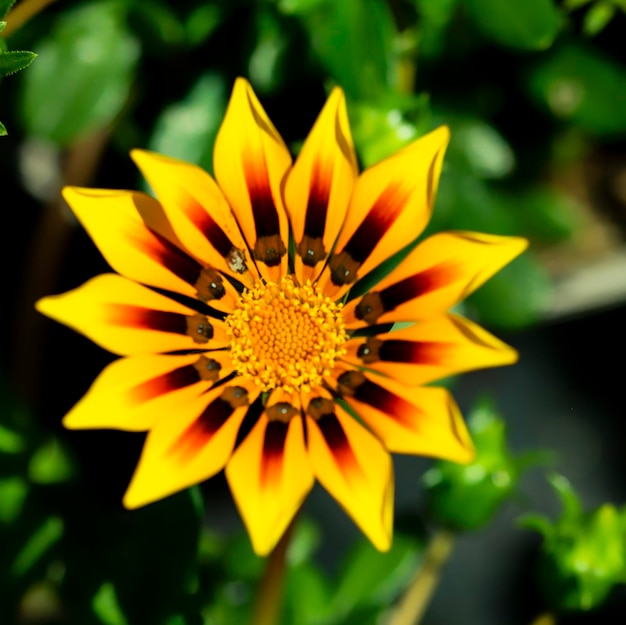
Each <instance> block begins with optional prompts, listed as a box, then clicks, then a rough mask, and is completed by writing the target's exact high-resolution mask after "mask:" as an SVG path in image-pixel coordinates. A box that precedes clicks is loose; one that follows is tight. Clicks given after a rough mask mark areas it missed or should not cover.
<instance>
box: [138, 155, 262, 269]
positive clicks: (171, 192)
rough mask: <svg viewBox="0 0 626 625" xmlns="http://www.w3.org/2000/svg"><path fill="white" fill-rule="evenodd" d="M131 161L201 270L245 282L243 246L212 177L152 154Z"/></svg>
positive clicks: (174, 160)
mask: <svg viewBox="0 0 626 625" xmlns="http://www.w3.org/2000/svg"><path fill="white" fill-rule="evenodd" d="M131 157H132V159H133V160H134V161H135V163H136V164H137V166H138V167H139V169H140V170H141V172H142V174H143V175H144V177H145V178H146V180H147V181H148V183H149V184H150V186H151V187H152V188H153V190H154V192H155V193H156V194H157V196H158V198H159V201H160V202H161V204H162V205H163V208H164V210H165V213H166V214H167V217H168V219H169V221H170V223H171V224H172V227H173V229H174V231H175V233H176V235H177V236H178V238H179V239H180V240H181V241H182V243H183V244H184V245H185V247H186V248H187V249H188V250H189V251H190V252H191V253H192V254H193V255H194V256H195V257H197V258H199V259H200V260H201V261H202V262H203V263H204V264H205V265H210V266H212V267H215V268H217V269H220V270H222V271H226V272H228V273H230V274H231V275H233V276H235V277H236V278H240V279H241V278H242V277H243V278H247V279H249V275H248V269H249V268H250V267H249V265H250V262H249V256H248V252H247V249H246V245H245V243H244V241H243V238H242V236H241V234H240V232H239V229H238V227H237V223H236V221H235V218H234V217H233V215H232V213H231V212H230V208H229V206H228V203H227V202H226V200H225V198H224V196H223V195H222V192H221V191H220V189H219V187H218V186H217V184H216V183H215V181H214V180H213V178H211V176H210V175H209V174H208V173H207V172H206V171H204V170H203V169H201V168H200V167H197V166H196V165H192V164H190V163H185V162H184V161H179V160H177V159H174V158H170V157H168V156H163V155H161V154H156V153H154V152H148V151H145V150H133V151H132V152H131ZM252 270H253V271H254V267H252ZM254 273H255V275H256V272H254Z"/></svg>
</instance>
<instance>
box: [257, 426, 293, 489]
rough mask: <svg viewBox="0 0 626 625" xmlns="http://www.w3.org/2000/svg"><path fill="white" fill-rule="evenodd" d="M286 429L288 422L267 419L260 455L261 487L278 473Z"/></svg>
mask: <svg viewBox="0 0 626 625" xmlns="http://www.w3.org/2000/svg"><path fill="white" fill-rule="evenodd" d="M288 431H289V424H288V423H285V422H284V421H269V422H268V424H267V427H266V429H265V438H264V439H263V453H262V455H261V474H260V481H261V488H265V487H267V486H268V485H269V484H271V483H272V482H275V481H277V478H278V477H279V475H280V472H281V469H282V464H283V457H284V454H285V441H286V440H287V432H288Z"/></svg>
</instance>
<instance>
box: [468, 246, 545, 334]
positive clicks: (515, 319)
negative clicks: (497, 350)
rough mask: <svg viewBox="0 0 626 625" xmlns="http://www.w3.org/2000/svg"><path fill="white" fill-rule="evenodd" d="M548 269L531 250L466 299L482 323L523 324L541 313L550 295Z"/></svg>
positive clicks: (506, 325) (533, 321) (521, 325)
mask: <svg viewBox="0 0 626 625" xmlns="http://www.w3.org/2000/svg"><path fill="white" fill-rule="evenodd" d="M550 293H551V286H550V280H549V279H548V277H547V275H546V273H545V270H544V269H543V267H542V266H541V265H540V264H539V262H538V261H536V260H535V259H534V258H533V257H532V256H531V255H530V254H528V253H526V254H522V256H520V257H519V258H516V259H515V260H514V261H513V262H512V263H511V264H510V265H507V266H506V267H505V268H504V269H502V271H500V272H499V273H498V274H496V275H495V276H494V277H493V278H491V279H490V280H489V281H488V282H487V283H486V284H484V285H483V286H481V287H480V289H478V290H477V291H476V292H475V293H472V295H470V297H469V298H468V299H467V303H468V304H469V305H471V306H472V307H474V308H475V309H476V311H477V313H478V318H479V320H480V322H481V323H482V324H485V325H491V326H499V327H501V328H523V327H526V326H529V325H532V324H533V323H536V322H537V320H538V319H539V318H540V317H541V314H542V312H543V311H544V310H545V309H546V307H547V303H548V301H549V299H550Z"/></svg>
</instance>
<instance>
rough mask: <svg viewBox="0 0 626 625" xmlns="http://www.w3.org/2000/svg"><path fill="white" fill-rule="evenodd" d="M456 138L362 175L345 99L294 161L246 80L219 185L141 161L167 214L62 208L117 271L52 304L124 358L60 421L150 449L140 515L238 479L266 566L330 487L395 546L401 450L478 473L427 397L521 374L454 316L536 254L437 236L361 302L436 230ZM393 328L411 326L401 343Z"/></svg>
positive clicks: (115, 202)
mask: <svg viewBox="0 0 626 625" xmlns="http://www.w3.org/2000/svg"><path fill="white" fill-rule="evenodd" d="M448 137H449V133H448V129H447V128H445V127H442V128H439V129H437V130H435V131H433V132H431V133H430V134H428V135H426V136H424V137H422V138H421V139H419V140H418V141H416V142H414V143H412V144H411V145H409V146H408V147H406V148H404V149H403V150H401V151H400V152H398V153H397V154H395V155H394V156H391V157H390V158H388V159H386V160H384V161H382V162H380V163H378V164H377V165H375V166H373V167H371V168H369V169H368V170H366V171H365V172H363V173H361V174H360V175H359V174H358V171H357V163H356V157H355V154H354V147H353V143H352V138H351V135H350V129H349V126H348V119H347V114H346V107H345V101H344V96H343V93H342V91H341V90H340V89H338V88H337V89H335V90H334V91H333V92H332V93H331V95H330V97H329V98H328V101H327V103H326V105H325V106H324V109H323V110H322V112H321V114H320V116H319V118H318V120H317V121H316V123H315V125H314V127H313V129H312V131H311V133H310V135H309V136H308V138H307V140H306V142H305V144H304V146H303V148H302V151H301V152H300V154H299V156H298V158H297V160H296V161H295V163H294V164H293V165H292V160H291V157H290V155H289V151H288V150H287V148H286V146H285V144H284V142H283V140H282V139H281V137H280V135H279V134H278V132H277V131H276V129H275V128H274V126H273V125H272V122H271V121H270V119H269V118H268V116H267V114H266V113H265V111H264V110H263V108H262V106H261V104H260V103H259V101H258V99H257V98H256V96H255V94H254V93H253V91H252V89H251V87H250V85H249V84H248V83H247V82H246V81H245V80H243V79H238V80H237V81H236V83H235V86H234V90H233V94H232V97H231V100H230V103H229V106H228V110H227V112H226V116H225V119H224V122H223V124H222V126H221V129H220V131H219V134H218V136H217V140H216V144H215V154H214V158H215V178H216V180H213V178H212V177H211V176H210V175H209V174H207V173H206V172H204V171H203V170H201V169H200V168H198V167H196V166H194V165H190V164H188V163H184V162H180V161H177V160H174V159H172V158H167V157H165V156H160V155H158V154H153V153H150V152H145V151H140V150H137V151H134V152H133V153H132V158H133V159H134V160H135V162H136V163H137V165H138V166H139V168H140V170H141V171H142V172H143V174H144V176H145V177H146V179H147V180H148V182H149V183H150V185H151V186H152V188H153V190H154V192H155V193H156V196H157V197H158V201H157V200H155V199H152V198H151V197H149V196H147V195H145V194H142V193H138V192H134V191H108V190H92V189H78V188H66V189H65V190H64V196H65V199H66V200H67V202H68V204H69V205H70V206H71V208H72V209H73V211H74V213H75V214H76V216H77V217H78V219H79V220H80V221H81V223H82V224H83V226H84V227H85V228H86V229H87V232H88V233H89V234H90V236H91V237H92V238H93V240H94V242H95V244H96V245H97V246H98V248H99V249H100V251H101V252H102V254H103V255H104V257H105V258H106V260H107V261H108V262H109V264H110V265H111V267H112V268H113V269H114V270H115V271H117V272H118V273H117V274H113V273H109V274H105V275H100V276H97V277H95V278H93V279H92V280H90V281H89V282H87V283H86V284H84V285H83V286H81V287H79V288H77V289H76V290H74V291H70V292H69V293H65V294H63V295H57V296H51V297H46V298H44V299H42V300H41V301H39V303H38V305H37V307H38V309H39V310H40V311H41V312H43V313H44V314H46V315H48V316H50V317H52V318H54V319H56V320H58V321H61V322H62V323H65V324H67V325H69V326H71V327H72V328H74V329H75V330H77V331H78V332H82V333H83V334H85V335H86V336H87V337H89V338H90V339H92V340H93V341H95V342H96V343H98V344H99V345H101V346H102V347H104V348H105V349H107V350H109V351H111V352H113V353H115V354H117V355H119V356H121V357H122V358H120V359H118V360H116V361H114V362H113V363H112V364H111V365H109V366H108V367H107V368H106V369H105V370H104V371H103V372H102V373H101V375H100V376H99V377H98V379H97V380H96V381H95V382H94V384H93V386H92V387H91V389H90V390H89V391H88V392H87V394H86V395H85V397H83V399H82V400H81V401H79V402H78V404H77V405H76V406H75V407H74V408H73V409H72V410H71V411H70V413H69V414H68V415H67V416H66V417H65V420H64V424H65V425H66V426H67V427H68V428H116V429H122V430H130V431H148V436H147V439H146V442H145V446H144V449H143V452H142V455H141V459H140V460H139V464H138V466H137V469H136V471H135V474H134V476H133V478H132V481H131V483H130V486H129V487H128V490H127V492H126V494H125V496H124V504H125V505H126V506H127V507H128V508H136V507H138V506H143V505H145V504H148V503H150V502H153V501H155V500H157V499H161V498H163V497H166V496H167V495H170V494H171V493H174V492H176V491H179V490H181V489H183V488H185V487H187V486H190V485H192V484H196V483H198V482H201V481H203V480H205V479H207V478H209V477H210V476H212V475H214V474H216V473H218V472H219V471H221V470H222V469H225V471H226V477H227V480H228V483H229V485H230V488H231V490H232V493H233V496H234V499H235V501H236V503H237V506H238V508H239V510H240V513H241V515H242V517H243V520H244V522H245V524H246V526H247V528H248V531H249V533H250V537H251V539H252V543H253V546H254V549H255V550H256V552H257V553H259V554H265V553H268V552H269V551H270V550H271V549H272V548H273V546H274V545H275V544H276V542H277V540H278V539H279V538H280V536H281V535H282V533H283V532H284V530H285V528H286V527H287V525H288V524H289V522H290V521H291V519H292V518H293V516H294V514H295V513H296V511H297V510H298V508H299V507H300V506H301V504H302V502H303V500H304V499H305V498H306V496H307V494H308V492H309V491H310V490H311V488H312V486H313V484H314V482H315V480H319V482H320V483H321V484H322V485H323V486H324V488H326V489H327V490H328V492H330V494H331V495H332V496H333V497H334V498H335V499H336V500H337V501H338V502H339V503H340V505H341V506H342V507H343V508H344V509H345V511H346V512H347V513H348V514H349V515H350V516H351V517H352V519H354V521H355V523H356V524H357V525H358V526H359V527H360V528H361V530H362V531H363V532H364V533H365V534H366V535H367V536H368V537H369V539H370V540H371V541H372V543H373V544H374V545H375V546H376V547H377V548H379V549H381V550H385V549H388V548H389V546H390V542H391V534H392V518H393V467H392V461H391V458H390V455H389V452H398V453H405V454H423V455H428V456H435V457H439V458H447V459H450V460H454V461H457V462H467V461H469V460H471V458H472V456H473V450H472V444H471V441H470V437H469V435H468V432H467V430H466V428H465V425H464V423H463V420H462V418H461V415H460V413H459V410H458V408H457V406H456V404H455V403H454V401H453V399H452V397H451V396H450V394H449V393H448V391H447V390H445V389H443V388H437V387H434V386H425V384H427V383H430V382H432V381H433V380H437V379H439V378H442V377H445V376H449V375H451V374H454V373H458V372H460V371H466V370H469V369H476V368H479V367H489V366H495V365H503V364H509V363H512V362H514V361H515V359H516V354H515V352H514V350H512V349H511V348H510V347H508V346H506V345H504V344H503V343H501V342H500V341H499V340H498V339H496V338H494V337H493V336H491V335H490V334H489V333H487V332H486V331H485V330H483V329H481V328H479V327H478V326H476V325H475V324H474V323H472V322H471V321H468V320H467V319H464V318H462V317H460V316H458V315H456V314H452V313H449V312H447V311H448V310H449V309H450V308H451V307H452V306H453V305H455V304H456V303H457V302H458V301H459V300H461V299H462V298H464V297H465V296H466V295H467V294H468V293H470V292H471V291H473V290H474V289H476V288H477V287H478V286H480V285H481V284H482V283H483V282H484V281H485V280H487V279H488V278H489V277H490V276H492V275H493V274H494V273H495V272H496V271H498V270H499V269H500V268H501V267H502V266H503V265H505V264H506V263H508V262H509V261H510V260H511V259H512V258H514V257H515V256H517V255H518V254H519V253H520V252H521V251H522V250H523V249H524V248H525V247H526V242H525V241H524V240H523V239H518V238H509V237H500V236H493V235H486V234H477V233H473V232H451V233H443V234H436V235H434V236H431V237H430V238H428V239H426V240H425V241H423V242H422V243H421V244H420V245H418V246H417V247H415V249H414V250H413V251H412V252H411V253H410V254H409V255H408V256H407V257H406V259H405V260H404V261H403V262H402V263H401V264H400V265H399V266H398V267H397V268H396V269H395V270H394V271H393V272H392V273H391V274H390V275H388V276H387V277H385V278H384V279H383V280H382V281H380V282H379V283H378V284H377V285H376V286H374V287H372V288H371V289H370V290H369V291H368V292H365V293H364V292H363V289H361V290H360V291H356V289H354V290H353V287H354V286H355V285H359V280H360V279H362V278H363V277H364V276H366V275H367V274H368V273H370V272H371V271H372V270H373V269H375V268H376V267H377V266H378V265H379V264H380V263H381V262H383V261H385V260H386V259H388V258H389V257H390V256H392V255H393V254H394V253H396V252H397V251H398V250H400V249H402V248H404V247H405V246H407V245H408V244H409V243H411V242H412V241H414V240H415V238H416V237H417V236H418V235H419V234H420V232H421V231H422V230H423V228H424V226H425V225H426V224H427V222H428V220H429V217H430V214H431V210H432V206H433V202H434V199H435V192H436V189H437V184H438V181H439V174H440V171H441V166H442V160H443V155H444V151H445V148H446V145H447V143H448ZM361 284H362V283H361ZM355 291H356V293H357V294H355ZM395 322H411V323H412V325H411V324H403V325H404V326H405V327H404V328H403V329H401V330H398V331H395V330H394V329H393V327H392V326H393V324H394V323H395ZM244 419H246V426H244V427H243V428H242V427H241V426H242V423H243V422H244ZM240 430H242V431H244V430H246V431H248V433H247V435H245V437H243V440H242V441H241V442H240V443H239V444H238V445H237V441H238V438H242V436H238V434H239V432H240Z"/></svg>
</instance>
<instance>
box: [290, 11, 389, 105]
mask: <svg viewBox="0 0 626 625" xmlns="http://www.w3.org/2000/svg"><path fill="white" fill-rule="evenodd" d="M282 4H284V3H282ZM288 4H291V5H293V4H295V2H293V1H292V2H290V3H288ZM298 4H304V3H302V2H300V3H298ZM306 5H307V10H304V9H302V8H301V9H300V11H299V12H298V13H297V17H298V18H299V19H301V20H302V23H303V25H304V27H305V29H306V30H307V32H308V34H309V39H310V41H311V46H312V48H313V51H314V53H315V54H316V55H317V57H318V59H319V62H320V64H321V65H322V66H323V68H324V69H325V70H326V71H327V72H328V73H329V74H330V76H331V77H332V79H333V80H334V81H335V82H337V84H339V85H341V86H342V87H343V89H344V90H345V92H346V95H347V96H348V97H351V98H357V99H358V98H376V97H377V96H379V95H380V94H381V93H382V92H383V91H384V90H385V88H386V87H389V86H390V85H393V84H394V82H395V77H394V75H393V74H394V73H393V63H392V62H393V54H394V51H393V43H394V38H395V36H396V27H395V24H394V21H393V16H392V14H391V12H390V9H389V7H388V5H387V3H386V2H385V1H384V0H342V1H341V2H336V1H335V0H326V1H324V2H310V1H309V2H306ZM280 6H281V5H279V8H280Z"/></svg>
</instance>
